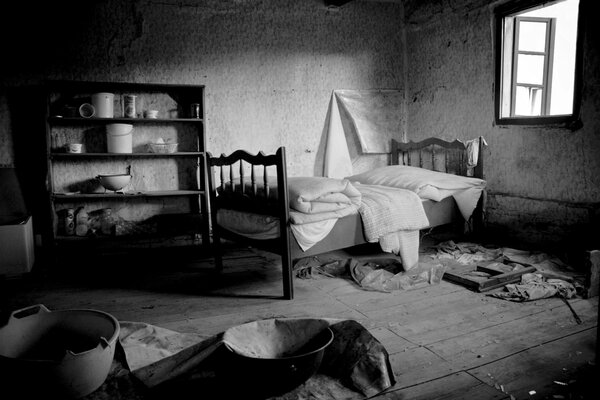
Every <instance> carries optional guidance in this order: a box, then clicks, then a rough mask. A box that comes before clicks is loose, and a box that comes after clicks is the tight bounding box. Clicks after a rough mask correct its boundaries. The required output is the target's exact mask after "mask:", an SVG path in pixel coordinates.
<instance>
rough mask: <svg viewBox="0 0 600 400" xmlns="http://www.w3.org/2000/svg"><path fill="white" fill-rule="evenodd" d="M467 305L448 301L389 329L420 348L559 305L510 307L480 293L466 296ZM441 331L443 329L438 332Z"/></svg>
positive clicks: (553, 301) (543, 303)
mask: <svg viewBox="0 0 600 400" xmlns="http://www.w3.org/2000/svg"><path fill="white" fill-rule="evenodd" d="M468 296H469V297H470V300H468V301H460V300H458V301H452V300H450V299H448V300H449V301H448V302H447V303H446V304H444V305H440V306H439V307H435V308H433V309H432V310H431V311H429V310H428V311H425V312H418V313H416V312H415V313H414V316H413V317H412V318H406V319H402V320H400V321H397V322H398V323H396V324H394V325H393V326H390V329H391V330H392V331H393V332H395V333H397V334H398V335H399V336H401V337H404V338H406V339H407V340H410V341H412V342H414V343H418V344H420V345H427V344H430V343H435V342H438V341H440V340H445V339H449V338H452V337H458V336H461V335H464V334H467V333H469V332H474V331H477V330H481V329H483V328H486V327H491V326H494V325H498V324H502V323H504V322H506V321H508V320H513V319H518V318H523V317H526V316H529V315H535V314H538V313H541V312H544V311H545V310H546V309H547V308H548V306H549V305H551V304H559V305H560V304H562V302H561V301H560V300H558V299H543V300H539V301H536V302H530V303H512V302H508V301H506V300H501V299H496V298H493V297H488V296H485V295H482V294H480V293H472V292H471V293H470V294H468ZM440 327H443V329H440Z"/></svg>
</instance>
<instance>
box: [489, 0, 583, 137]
mask: <svg viewBox="0 0 600 400" xmlns="http://www.w3.org/2000/svg"><path fill="white" fill-rule="evenodd" d="M561 1H562V0H551V1H548V0H510V1H508V2H507V3H504V4H502V5H499V6H497V7H496V8H495V9H494V18H493V20H494V25H495V26H494V43H495V62H494V76H495V82H494V116H495V123H496V125H552V124H564V125H567V126H569V125H572V124H574V123H578V122H580V108H581V83H582V64H583V63H582V60H583V51H582V50H583V39H584V35H583V32H584V26H583V22H584V18H583V15H584V13H583V5H584V3H585V0H579V10H578V14H577V39H576V49H575V77H574V78H575V79H574V81H573V85H574V87H573V112H572V114H568V115H541V116H515V117H513V116H510V117H502V116H501V109H502V91H503V85H502V79H503V74H502V65H503V62H504V58H503V50H504V41H503V35H504V24H503V19H504V18H505V17H508V16H510V15H513V14H516V13H519V12H523V11H529V10H532V9H535V8H536V7H541V6H544V5H550V4H552V3H559V2H561ZM511 40H514V38H512V39H511ZM550 64H552V63H550ZM512 73H514V70H513V65H512V63H511V72H510V74H511V78H510V79H511V85H510V87H511V89H512V80H513V78H512ZM511 92H512V90H511ZM510 99H511V100H510V101H511V104H510V106H511V108H513V107H514V104H513V99H512V93H511V94H510ZM577 125H578V124H577Z"/></svg>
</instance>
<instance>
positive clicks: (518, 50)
mask: <svg viewBox="0 0 600 400" xmlns="http://www.w3.org/2000/svg"><path fill="white" fill-rule="evenodd" d="M495 15H496V20H495V22H496V35H497V36H496V39H497V40H496V44H497V47H496V86H495V87H496V122H497V123H498V124H544V123H558V122H570V121H573V120H575V119H576V118H577V116H578V113H579V96H578V94H579V90H578V87H579V76H578V73H577V71H578V70H579V63H580V61H579V60H580V58H581V55H580V54H579V53H580V50H579V49H580V47H581V45H580V44H579V43H578V37H579V36H580V35H578V27H579V23H578V15H579V0H557V1H550V2H548V1H547V0H546V1H542V0H526V1H511V2H508V3H505V4H504V5H502V6H499V7H498V8H496V10H495Z"/></svg>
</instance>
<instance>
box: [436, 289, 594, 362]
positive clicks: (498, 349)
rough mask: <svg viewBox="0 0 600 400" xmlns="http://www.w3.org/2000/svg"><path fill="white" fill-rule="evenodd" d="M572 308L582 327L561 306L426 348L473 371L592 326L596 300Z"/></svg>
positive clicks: (584, 301)
mask: <svg viewBox="0 0 600 400" xmlns="http://www.w3.org/2000/svg"><path fill="white" fill-rule="evenodd" d="M572 306H573V308H574V309H575V311H576V312H577V313H578V315H579V316H580V317H581V319H582V321H583V323H582V324H577V323H576V322H575V320H574V318H573V315H572V314H571V311H570V310H569V309H568V308H567V306H566V305H564V304H561V305H558V306H557V307H554V308H551V309H549V310H546V311H544V312H542V313H538V314H535V315H532V316H528V317H524V318H520V319H516V320H512V321H508V322H506V323H504V324H500V325H496V326H492V327H488V328H484V329H481V330H478V331H474V332H470V333H468V334H465V335H462V336H460V337H455V338H451V339H446V340H442V341H440V342H437V343H433V344H430V345H428V346H427V348H428V349H430V350H431V351H433V352H434V353H435V354H437V355H439V356H440V357H441V358H443V359H445V360H452V363H453V364H454V365H455V366H456V367H457V368H459V369H469V368H474V367H477V366H479V365H483V364H487V363H489V362H492V361H495V360H498V359H501V358H503V357H507V356H510V355H512V354H516V353H518V352H521V351H524V350H527V349H530V348H532V347H535V346H538V345H540V344H543V343H546V342H550V341H553V340H556V339H559V338H561V337H565V336H567V335H571V334H574V333H577V332H581V331H584V330H587V329H589V328H592V327H595V326H596V324H597V321H596V314H597V307H598V300H597V299H596V300H595V301H592V300H580V301H577V302H572Z"/></svg>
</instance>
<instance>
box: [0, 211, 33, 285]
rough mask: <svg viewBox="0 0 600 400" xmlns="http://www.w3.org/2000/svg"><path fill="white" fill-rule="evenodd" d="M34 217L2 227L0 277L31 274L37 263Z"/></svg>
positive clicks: (0, 230)
mask: <svg viewBox="0 0 600 400" xmlns="http://www.w3.org/2000/svg"><path fill="white" fill-rule="evenodd" d="M31 220H32V217H31V216H29V217H26V218H25V219H23V220H21V221H17V222H15V223H13V224H4V225H0V275H13V274H23V273H26V272H30V271H31V268H32V267H33V262H34V261H35V246H34V242H33V227H32V221H31Z"/></svg>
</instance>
